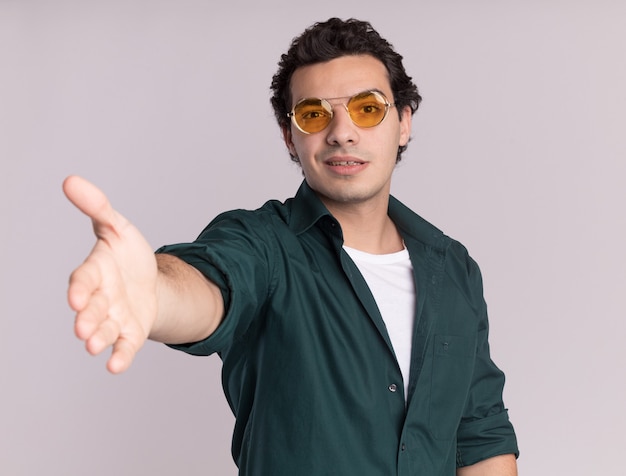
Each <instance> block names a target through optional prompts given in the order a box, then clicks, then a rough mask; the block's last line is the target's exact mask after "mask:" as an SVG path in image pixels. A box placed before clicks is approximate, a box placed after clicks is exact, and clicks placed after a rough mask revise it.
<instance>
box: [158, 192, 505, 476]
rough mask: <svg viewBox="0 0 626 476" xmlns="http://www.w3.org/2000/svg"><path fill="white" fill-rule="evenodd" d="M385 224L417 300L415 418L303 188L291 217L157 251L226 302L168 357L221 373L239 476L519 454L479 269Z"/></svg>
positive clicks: (218, 229) (361, 291)
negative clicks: (405, 262)
mask: <svg viewBox="0 0 626 476" xmlns="http://www.w3.org/2000/svg"><path fill="white" fill-rule="evenodd" d="M389 215H390V217H391V218H392V220H393V221H394V223H395V224H396V226H397V227H398V229H399V230H400V233H401V234H402V237H403V238H404V241H405V243H406V247H407V249H408V251H409V254H410V256H411V261H412V264H413V268H414V276H415V281H416V289H417V306H416V310H415V324H414V335H413V346H412V356H411V371H410V379H409V385H408V388H409V394H408V395H407V403H406V406H405V396H404V388H403V380H402V374H401V372H400V368H399V367H398V363H397V361H396V358H395V356H394V352H393V348H392V346H391V342H390V340H389V336H388V335H387V331H386V329H385V324H384V322H383V320H382V317H381V315H380V313H379V311H378V308H377V306H376V302H375V301H374V298H373V297H372V294H371V292H370V291H369V288H368V287H367V285H366V283H365V281H364V280H363V278H362V276H361V274H360V273H359V271H358V269H357V267H356V265H355V264H354V263H353V262H352V260H351V259H350V258H349V256H348V255H347V254H346V252H345V251H344V250H343V249H342V245H343V239H342V232H341V227H340V226H339V223H338V222H337V221H336V220H335V219H334V218H333V217H332V216H331V215H330V213H329V212H328V210H327V209H326V208H325V207H324V205H323V204H322V202H321V201H320V200H319V199H318V198H317V196H316V195H315V193H314V192H313V191H312V190H311V189H310V188H309V187H308V186H307V184H306V183H303V185H302V186H301V187H300V190H299V191H298V193H297V195H296V197H295V198H293V199H289V200H287V201H286V202H285V203H284V204H283V203H280V202H278V201H270V202H267V203H266V204H265V205H264V206H263V207H262V208H260V209H258V210H256V211H243V210H236V211H232V212H227V213H224V214H222V215H220V216H218V217H217V218H216V219H215V220H214V221H213V222H211V223H210V224H209V225H208V226H207V228H206V229H205V230H204V231H203V232H202V233H201V235H200V236H199V237H198V239H197V240H196V241H195V242H194V243H191V244H179V245H172V246H167V247H164V248H162V249H160V250H159V252H165V253H170V254H174V255H177V256H179V257H181V258H182V259H184V260H185V261H187V262H188V263H190V264H191V265H193V266H195V267H196V268H198V269H199V270H200V271H202V272H203V273H204V274H205V275H206V276H207V277H208V278H209V279H211V280H212V281H214V282H215V283H217V284H218V285H219V286H220V287H221V289H222V294H223V296H224V300H225V304H226V309H227V313H226V317H225V319H224V321H223V322H222V324H221V325H220V327H219V328H218V329H217V331H216V332H215V333H214V334H213V335H212V336H210V337H209V338H208V339H206V340H204V341H202V342H198V343H193V344H189V345H185V346H175V347H177V348H180V349H182V350H184V351H186V352H188V353H191V354H195V355H208V354H212V353H214V352H217V353H219V355H220V357H221V358H222V361H223V387H224V393H225V395H226V398H227V400H228V402H229V404H230V406H231V408H232V410H233V412H234V414H235V416H236V424H235V429H234V435H233V446H232V451H233V457H234V459H235V462H236V463H237V465H238V466H239V469H240V474H242V475H260V476H282V475H285V476H294V475H298V476H306V475H333V476H336V475H341V476H345V475H350V476H352V475H358V476H368V475H372V476H381V475H402V476H404V475H424V476H431V475H450V476H452V475H454V474H455V468H456V467H457V466H464V465H470V464H473V463H476V462H478V461H480V460H482V459H485V458H488V457H491V456H496V455H500V454H507V453H515V454H517V443H516V438H515V433H514V431H513V427H512V426H511V424H510V422H509V419H508V416H507V411H506V409H505V408H504V405H503V402H502V387H503V384H504V375H503V373H502V372H501V371H500V370H499V369H498V368H497V367H496V366H495V365H494V363H493V362H492V361H491V358H490V356H489V345H488V340H487V334H488V321H487V312H486V305H485V302H484V300H483V296H482V281H481V276H480V271H479V269H478V266H477V265H476V263H475V262H474V261H473V260H472V259H471V258H470V257H469V256H468V254H467V251H466V250H465V248H463V246H462V245H461V244H459V243H458V242H456V241H454V240H452V239H450V238H448V237H447V236H445V235H444V234H443V233H441V232H440V231H439V230H437V229H436V228H435V227H433V226H432V225H430V224H429V223H427V222H426V221H424V220H423V219H422V218H420V217H419V216H417V215H416V214H415V213H413V212H412V211H411V210H409V209H408V208H406V207H405V206H404V205H402V204H401V203H400V202H398V201H397V200H396V199H394V198H393V197H391V198H390V204H389Z"/></svg>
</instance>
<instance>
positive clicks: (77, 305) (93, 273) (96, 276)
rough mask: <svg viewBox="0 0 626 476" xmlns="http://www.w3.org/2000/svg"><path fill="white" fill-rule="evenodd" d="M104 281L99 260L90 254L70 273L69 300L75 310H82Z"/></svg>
mask: <svg viewBox="0 0 626 476" xmlns="http://www.w3.org/2000/svg"><path fill="white" fill-rule="evenodd" d="M101 283H102V273H101V271H100V266H99V265H98V260H97V259H95V258H93V254H92V255H90V256H89V257H88V258H87V259H86V260H85V262H84V263H83V264H81V265H80V266H79V267H78V268H76V269H75V270H74V271H73V272H72V274H71V275H70V283H69V287H68V289H67V300H68V303H69V305H70V307H71V308H72V309H73V310H75V311H82V310H83V309H85V308H86V307H87V306H88V305H89V301H90V299H91V297H92V295H93V294H94V293H95V292H96V290H97V289H98V288H99V287H100V285H101Z"/></svg>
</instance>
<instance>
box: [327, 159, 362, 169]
mask: <svg viewBox="0 0 626 476" xmlns="http://www.w3.org/2000/svg"><path fill="white" fill-rule="evenodd" d="M326 163H327V164H328V165H330V166H333V167H341V166H344V167H345V166H347V165H363V162H359V161H357V160H329V161H328V162H326Z"/></svg>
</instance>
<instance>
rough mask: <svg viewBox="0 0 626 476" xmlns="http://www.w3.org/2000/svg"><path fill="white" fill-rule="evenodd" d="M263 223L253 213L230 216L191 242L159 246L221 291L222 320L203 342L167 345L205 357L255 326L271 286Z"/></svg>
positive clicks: (270, 250)
mask: <svg viewBox="0 0 626 476" xmlns="http://www.w3.org/2000/svg"><path fill="white" fill-rule="evenodd" d="M265 225H266V224H265V223H264V222H263V220H262V219H259V217H257V216H256V215H255V214H254V213H253V212H248V211H242V210H237V211H232V212H227V213H224V214H222V215H220V216H218V217H217V218H216V219H215V220H213V221H212V222H211V223H210V224H209V225H208V226H207V227H206V228H205V229H204V231H203V232H202V233H201V234H200V236H199V237H198V238H197V239H196V240H195V241H194V242H193V243H181V244H175V245H168V246H164V247H162V248H160V249H158V250H157V253H167V254H171V255H174V256H177V257H178V258H180V259H182V260H183V261H185V262H187V263H188V264H190V265H191V266H193V267H195V268H197V269H198V270H199V271H200V272H201V273H202V274H203V275H204V276H205V277H206V278H207V279H209V280H210V281H212V282H214V283H215V284H216V285H217V286H218V287H219V288H220V290H221V293H222V297H223V299H224V309H225V312H226V315H225V318H224V320H223V321H222V323H221V324H220V326H219V327H218V329H217V330H216V331H215V332H214V333H213V334H212V335H211V336H209V337H208V338H206V339H204V340H202V341H200V342H193V343H188V344H177V345H170V347H172V348H175V349H178V350H182V351H184V352H187V353H189V354H193V355H210V354H212V353H215V352H222V351H224V350H226V349H227V348H229V346H230V345H231V343H232V342H233V341H234V340H236V339H239V338H241V337H242V336H244V335H245V334H247V333H249V332H253V331H254V329H255V328H256V327H258V316H259V315H260V314H261V313H262V309H263V306H264V305H265V303H266V302H267V298H268V296H269V294H270V292H271V287H272V275H273V269H272V263H273V262H274V260H273V254H274V253H275V251H274V250H273V247H272V242H273V240H272V239H270V237H269V236H268V232H267V227H266V226H265Z"/></svg>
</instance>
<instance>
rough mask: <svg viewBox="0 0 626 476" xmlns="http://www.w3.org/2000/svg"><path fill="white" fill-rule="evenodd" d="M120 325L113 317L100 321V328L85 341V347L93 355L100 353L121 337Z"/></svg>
mask: <svg viewBox="0 0 626 476" xmlns="http://www.w3.org/2000/svg"><path fill="white" fill-rule="evenodd" d="M120 331H121V329H120V325H119V323H118V322H116V321H115V320H113V319H111V318H107V319H105V320H104V321H102V322H101V323H100V325H99V326H98V329H97V330H96V331H95V332H94V333H93V335H92V336H91V337H89V338H88V339H87V341H86V342H85V348H86V349H87V352H89V353H90V354H91V355H98V354H99V353H101V352H102V351H103V350H104V349H106V348H107V347H109V346H111V345H113V344H114V343H115V342H116V341H117V340H118V339H119V338H120Z"/></svg>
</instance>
